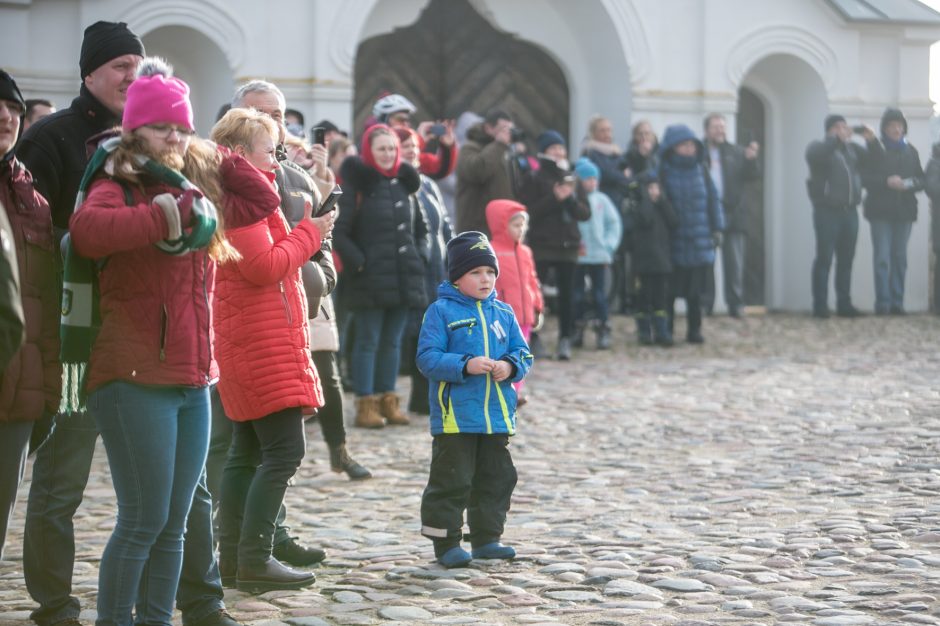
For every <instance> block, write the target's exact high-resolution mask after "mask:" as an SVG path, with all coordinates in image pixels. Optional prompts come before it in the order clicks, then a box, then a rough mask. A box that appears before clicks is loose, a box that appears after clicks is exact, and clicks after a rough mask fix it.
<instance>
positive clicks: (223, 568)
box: [219, 550, 238, 589]
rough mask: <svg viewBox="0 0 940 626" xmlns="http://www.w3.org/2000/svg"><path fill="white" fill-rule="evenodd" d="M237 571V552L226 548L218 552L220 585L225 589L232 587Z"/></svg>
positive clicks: (233, 586)
mask: <svg viewBox="0 0 940 626" xmlns="http://www.w3.org/2000/svg"><path fill="white" fill-rule="evenodd" d="M237 573H238V553H237V552H229V551H227V550H226V551H223V552H219V577H220V578H221V579H222V586H223V587H225V588H226V589H234V588H235V579H236V575H237Z"/></svg>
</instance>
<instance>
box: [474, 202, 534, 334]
mask: <svg viewBox="0 0 940 626" xmlns="http://www.w3.org/2000/svg"><path fill="white" fill-rule="evenodd" d="M525 212H526V209H525V207H524V206H523V205H521V204H519V203H518V202H515V201H514V200H493V201H491V202H490V203H489V204H487V205H486V223H487V225H488V226H489V229H490V232H491V233H492V234H493V237H492V239H491V240H490V243H491V244H492V246H493V251H494V252H496V258H497V259H498V260H499V276H497V277H496V295H497V297H498V298H499V299H500V300H502V301H503V302H505V303H506V304H508V305H509V306H511V307H512V310H513V311H514V312H515V314H516V320H517V321H518V322H519V326H520V327H525V326H534V325H535V321H536V312H537V311H541V310H542V308H543V306H544V303H543V301H542V288H541V285H539V279H538V275H537V274H536V273H535V260H534V259H533V257H532V249H531V248H529V246H527V245H525V244H524V243H521V242H518V241H515V240H514V239H512V238H511V237H510V236H509V220H510V219H512V216H513V215H517V214H519V213H525Z"/></svg>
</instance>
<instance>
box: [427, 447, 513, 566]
mask: <svg viewBox="0 0 940 626" xmlns="http://www.w3.org/2000/svg"><path fill="white" fill-rule="evenodd" d="M516 478H517V475H516V467H515V465H513V463H512V456H511V455H510V454H509V437H508V436H507V435H480V434H471V433H456V434H444V435H436V436H435V437H434V443H433V444H432V447H431V474H430V476H429V477H428V486H427V487H426V488H425V489H424V496H423V497H422V498H421V534H422V535H424V536H425V537H428V538H429V539H431V540H433V541H434V554H435V556H438V557H439V556H441V555H442V554H444V553H445V552H447V551H448V550H450V549H451V548H453V547H454V546H456V545H458V544H459V543H460V540H461V538H462V535H463V521H464V520H463V512H464V510H466V511H467V525H468V526H469V527H470V533H469V535H468V538H469V539H470V544H471V546H473V547H479V546H483V545H486V544H488V543H492V542H494V541H498V540H499V538H500V537H501V536H502V534H503V527H504V526H505V524H506V513H507V512H508V511H509V501H510V498H511V497H512V491H513V489H514V488H515V486H516Z"/></svg>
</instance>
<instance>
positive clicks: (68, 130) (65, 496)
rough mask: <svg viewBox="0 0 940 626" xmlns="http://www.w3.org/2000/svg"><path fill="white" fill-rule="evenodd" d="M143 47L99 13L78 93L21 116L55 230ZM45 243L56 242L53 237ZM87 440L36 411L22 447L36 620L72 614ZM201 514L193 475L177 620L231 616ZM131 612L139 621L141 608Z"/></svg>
mask: <svg viewBox="0 0 940 626" xmlns="http://www.w3.org/2000/svg"><path fill="white" fill-rule="evenodd" d="M144 54H145V51H144V45H143V43H142V42H141V40H140V38H139V37H138V36H137V35H136V34H135V33H133V32H132V31H131V30H130V29H129V28H128V27H127V24H124V23H121V22H104V21H101V22H96V23H94V24H92V25H91V26H89V27H88V28H86V29H85V36H84V39H83V40H82V47H81V54H80V57H79V70H80V76H81V79H82V85H81V88H80V90H79V95H78V96H77V97H76V98H75V99H74V100H72V103H71V105H70V106H69V107H68V108H66V109H62V110H60V111H58V112H56V113H53V114H52V115H50V116H48V117H45V118H43V119H41V120H39V121H37V122H36V123H35V124H33V125H32V126H30V128H29V130H28V131H27V132H26V133H25V134H24V135H23V137H22V138H21V139H20V143H19V145H18V146H17V148H16V156H17V158H19V159H20V160H21V161H22V162H23V163H24V164H25V165H26V166H27V168H28V169H29V170H30V171H31V172H32V174H33V178H34V181H35V185H36V189H37V190H38V191H39V192H40V193H41V194H42V195H43V196H44V197H45V198H46V199H47V200H48V201H49V205H50V208H51V210H52V223H53V228H54V232H55V235H56V238H57V239H61V238H62V237H63V236H64V235H65V233H66V232H67V231H68V226H69V219H70V218H71V216H72V211H73V209H74V205H75V197H76V195H77V193H78V187H79V183H80V182H81V178H82V175H83V174H84V172H85V165H86V163H87V161H88V157H89V156H90V154H91V153H92V152H93V151H94V148H95V146H93V145H92V146H90V147H89V146H86V144H87V143H88V142H89V140H90V139H92V138H93V137H94V136H96V135H98V134H100V133H103V132H104V131H108V130H111V129H112V128H114V127H115V126H118V125H120V123H121V116H122V114H123V112H124V104H125V100H126V97H127V88H128V87H129V86H130V84H131V82H133V81H134V79H135V78H136V73H137V69H138V67H139V66H140V64H141V61H142V60H143V56H144ZM54 245H55V246H56V249H58V242H55V244H54ZM50 431H51V434H50ZM46 435H48V440H47V441H46V442H45V444H42V441H43V440H44V439H45V438H46ZM97 440H98V431H97V428H96V426H95V421H94V419H93V418H92V417H91V416H90V415H89V414H87V413H76V414H73V415H70V416H68V418H62V417H61V416H56V418H55V428H54V429H52V420H40V421H39V422H36V424H35V425H34V427H33V435H32V442H31V446H30V447H31V448H32V449H37V452H36V459H35V462H34V464H33V480H32V484H31V486H30V491H29V500H28V501H27V506H26V524H25V534H24V541H23V574H24V576H25V578H26V589H27V590H28V591H29V595H30V596H31V597H32V598H33V600H35V601H36V602H37V603H39V608H38V609H36V610H35V611H33V612H32V613H31V615H30V618H31V619H32V620H33V621H34V622H36V623H37V624H38V626H51V625H52V624H60V625H65V626H68V625H70V624H71V625H76V626H77V624H78V623H79V622H78V616H79V613H80V612H81V606H80V603H79V600H78V598H77V597H75V596H74V595H72V570H73V566H74V559H75V534H74V529H73V526H72V516H73V515H74V514H75V511H76V509H77V508H78V506H79V504H81V501H82V494H83V493H84V491H85V485H86V484H87V482H88V474H89V471H90V468H91V461H92V457H93V455H94V451H95V444H96V442H97ZM40 444H42V445H40ZM211 516H212V501H211V498H210V495H209V491H208V489H206V487H205V477H204V476H203V478H202V479H201V480H200V484H199V485H198V486H197V488H196V493H195V495H194V496H193V503H192V508H191V510H190V514H189V517H188V520H187V530H186V541H185V543H184V554H183V571H182V575H181V577H180V586H179V592H178V594H177V606H178V607H179V609H180V610H181V611H182V613H183V621H184V622H185V623H186V625H187V626H235V625H237V624H238V622H236V621H235V620H234V619H232V618H231V617H230V616H229V615H228V614H227V613H226V612H225V610H224V609H225V605H224V603H223V602H222V598H223V590H222V583H221V580H220V579H219V571H218V567H217V564H216V561H215V554H214V552H213V548H212V519H211ZM138 619H139V620H141V621H146V620H147V616H138Z"/></svg>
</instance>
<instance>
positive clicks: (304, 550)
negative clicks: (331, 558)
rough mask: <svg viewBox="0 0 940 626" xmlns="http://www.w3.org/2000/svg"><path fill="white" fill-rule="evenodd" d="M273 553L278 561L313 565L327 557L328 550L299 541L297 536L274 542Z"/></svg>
mask: <svg viewBox="0 0 940 626" xmlns="http://www.w3.org/2000/svg"><path fill="white" fill-rule="evenodd" d="M271 554H272V556H273V557H274V558H275V559H277V560H278V561H284V562H285V563H290V564H291V565H299V566H305V565H313V564H314V563H319V562H320V561H322V560H323V559H325V558H326V552H324V551H323V550H321V549H320V548H310V547H307V546H305V545H302V544H300V543H297V538H296V537H290V538H289V539H286V540H285V541H282V542H280V543H276V544H274V550H273V551H272V552H271Z"/></svg>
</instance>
